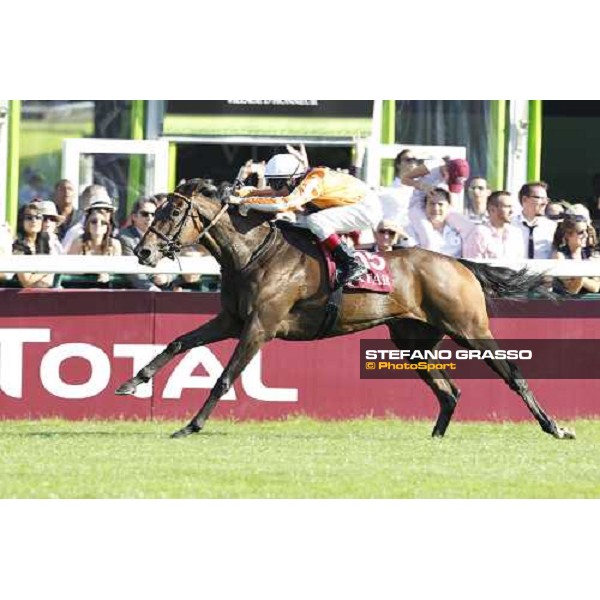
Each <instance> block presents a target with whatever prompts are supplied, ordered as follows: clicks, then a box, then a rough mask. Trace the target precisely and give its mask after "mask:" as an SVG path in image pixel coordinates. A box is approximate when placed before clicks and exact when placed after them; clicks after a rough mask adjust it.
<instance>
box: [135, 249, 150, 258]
mask: <svg viewBox="0 0 600 600" xmlns="http://www.w3.org/2000/svg"><path fill="white" fill-rule="evenodd" d="M150 254H151V252H150V250H148V249H147V248H140V249H139V250H138V251H137V255H138V257H139V258H141V259H142V260H145V259H146V258H148V257H149V256H150Z"/></svg>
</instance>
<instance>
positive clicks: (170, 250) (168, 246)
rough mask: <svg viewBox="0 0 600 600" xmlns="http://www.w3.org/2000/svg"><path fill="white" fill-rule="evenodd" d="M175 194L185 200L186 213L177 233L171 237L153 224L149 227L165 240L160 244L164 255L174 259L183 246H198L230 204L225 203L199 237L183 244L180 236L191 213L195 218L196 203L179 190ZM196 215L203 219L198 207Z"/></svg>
mask: <svg viewBox="0 0 600 600" xmlns="http://www.w3.org/2000/svg"><path fill="white" fill-rule="evenodd" d="M173 196H177V197H178V198H181V199H182V200H183V201H184V202H185V214H184V215H183V217H181V219H180V221H179V224H178V225H177V230H176V231H175V234H174V235H173V236H171V237H170V238H169V237H167V236H166V235H165V234H164V233H161V232H160V231H157V230H156V229H155V228H154V226H153V225H150V227H149V228H148V230H149V231H151V232H152V233H153V234H154V235H155V236H156V237H158V238H159V239H161V240H162V241H163V242H164V243H163V244H162V245H161V246H160V248H159V250H160V252H161V254H162V255H163V256H165V257H166V258H170V259H171V260H174V259H175V255H176V254H179V252H181V250H182V249H183V248H189V247H191V246H196V245H197V244H199V243H200V240H201V239H202V238H203V237H204V236H205V235H206V234H207V233H208V232H209V231H210V229H211V228H212V227H213V225H215V224H216V223H217V221H218V220H219V219H220V218H221V217H222V216H223V214H224V213H225V212H226V211H227V209H228V208H229V204H228V203H227V202H226V203H224V204H223V207H222V208H221V210H220V211H219V212H218V213H217V215H216V216H215V218H214V219H213V220H212V221H211V222H210V223H209V224H208V225H207V226H206V227H204V228H203V229H202V232H201V233H200V235H199V236H198V239H197V240H196V241H195V242H194V243H192V244H182V243H181V240H180V237H181V233H182V231H183V227H184V225H185V223H186V221H187V220H188V217H189V216H190V215H191V216H192V219H194V217H195V215H194V213H193V212H192V209H193V208H194V203H193V202H192V200H191V198H188V197H187V196H184V195H183V194H179V193H178V192H173ZM196 216H197V217H198V219H199V220H200V221H202V217H201V215H200V213H199V212H198V210H197V209H196ZM194 220H195V219H194Z"/></svg>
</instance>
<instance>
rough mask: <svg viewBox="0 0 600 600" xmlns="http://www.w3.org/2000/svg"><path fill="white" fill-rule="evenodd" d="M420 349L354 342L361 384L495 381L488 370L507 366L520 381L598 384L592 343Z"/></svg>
mask: <svg viewBox="0 0 600 600" xmlns="http://www.w3.org/2000/svg"><path fill="white" fill-rule="evenodd" d="M420 345H421V348H422V349H414V348H411V347H410V346H409V345H408V344H407V345H406V346H405V347H402V345H401V346H400V347H398V346H396V345H395V344H394V343H393V342H392V341H390V340H361V341H360V377H361V379H406V378H410V377H418V376H419V374H420V373H421V374H422V373H423V372H428V373H430V374H431V375H432V376H433V377H436V378H443V377H444V376H445V375H444V373H445V374H447V375H449V376H450V377H451V378H453V379H454V378H456V379H495V378H497V377H498V375H497V374H496V372H495V371H494V370H493V369H492V368H491V367H490V363H491V362H495V363H496V364H499V363H505V362H506V361H508V362H509V363H511V364H512V365H514V366H516V367H517V368H518V371H519V373H520V375H518V374H516V376H517V377H519V376H522V377H524V378H525V379H600V339H598V340H590V339H586V340H565V339H563V340H545V339H543V340H540V339H536V340H521V339H519V340H508V339H500V340H468V341H466V342H465V344H464V345H459V344H457V343H456V342H455V341H454V340H451V339H445V340H443V341H442V342H441V344H440V345H439V346H438V347H436V348H435V349H433V350H429V349H428V350H425V348H432V347H433V346H434V345H435V341H434V340H431V341H427V340H423V341H422V342H421V344H420Z"/></svg>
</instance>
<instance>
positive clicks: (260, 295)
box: [116, 179, 575, 439]
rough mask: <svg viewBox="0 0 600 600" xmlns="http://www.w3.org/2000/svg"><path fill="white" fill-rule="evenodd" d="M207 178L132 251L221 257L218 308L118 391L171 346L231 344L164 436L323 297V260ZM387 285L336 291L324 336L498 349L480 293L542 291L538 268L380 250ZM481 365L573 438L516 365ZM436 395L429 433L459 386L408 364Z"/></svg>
mask: <svg viewBox="0 0 600 600" xmlns="http://www.w3.org/2000/svg"><path fill="white" fill-rule="evenodd" d="M214 191H215V188H214V186H209V185H207V184H206V183H205V182H204V181H203V180H201V179H194V180H191V181H189V182H186V183H184V184H182V185H180V186H178V187H177V189H176V190H175V192H173V193H171V194H169V195H168V200H167V201H166V202H165V203H164V204H163V205H161V206H160V208H159V209H158V210H157V212H156V215H155V219H154V222H153V223H152V225H151V226H150V228H149V229H148V230H147V231H146V233H145V234H144V236H143V238H142V239H141V241H140V243H139V244H138V246H137V247H136V248H135V250H134V253H135V255H136V256H137V257H138V260H139V262H140V263H141V264H143V265H148V266H151V267H154V266H156V265H157V263H158V261H159V260H160V259H161V258H163V257H164V256H166V257H169V258H174V257H175V255H176V254H177V253H178V252H179V251H180V250H181V249H182V248H183V247H186V246H191V245H196V244H198V243H201V244H202V245H204V246H205V247H206V249H207V250H208V251H209V252H210V254H212V256H213V257H214V258H215V259H216V260H217V261H218V262H219V264H220V266H221V279H222V286H221V312H220V313H219V314H218V315H217V316H216V317H215V318H213V319H212V320H211V321H209V322H208V323H205V324H204V325H202V326H200V327H198V328H197V329H194V330H192V331H190V332H188V333H185V334H183V335H181V336H179V337H177V338H176V339H175V340H173V341H172V342H171V343H169V344H168V346H167V347H166V348H165V349H164V350H163V351H162V352H161V353H160V354H158V355H157V356H156V357H155V358H154V359H153V360H151V361H150V362H149V363H148V364H147V365H146V366H145V367H144V368H142V369H141V370H140V371H139V372H138V373H137V374H136V375H135V376H134V377H132V378H131V379H129V380H127V381H126V382H125V383H123V384H122V385H121V386H120V387H119V388H118V389H117V390H116V393H117V394H133V393H135V390H136V388H137V386H138V385H140V384H141V383H145V382H147V381H149V380H150V379H151V378H152V377H153V376H154V375H155V374H156V373H157V371H158V370H159V369H161V368H162V367H164V366H165V365H166V364H167V363H168V362H169V361H170V360H171V359H173V358H174V357H175V356H177V355H178V354H181V353H183V352H186V351H187V350H190V349H191V348H195V347H197V346H201V345H204V344H210V343H212V342H218V341H221V340H225V339H230V338H234V339H238V340H239V341H238V344H237V346H236V348H235V350H234V352H233V354H232V356H231V358H230V360H229V362H228V363H227V365H226V367H225V369H224V370H223V372H222V374H221V376H220V377H219V379H218V380H217V382H216V384H215V386H214V387H213V388H212V390H211V392H210V394H209V396H208V399H207V400H206V401H205V402H204V404H203V405H202V407H201V408H200V410H199V411H198V412H197V414H196V415H195V416H194V417H193V419H192V420H191V421H190V422H189V423H188V424H187V425H186V426H185V427H183V428H182V429H180V430H179V431H176V432H175V433H174V434H173V435H172V436H171V437H184V436H188V435H190V434H192V433H196V432H198V431H200V430H201V429H202V428H203V427H204V425H205V423H206V421H207V419H208V418H209V416H210V414H211V412H212V411H213V409H214V408H215V406H216V404H217V402H218V401H219V398H220V397H221V396H222V395H223V394H225V393H226V392H227V391H228V390H229V388H230V387H231V385H232V384H233V382H234V381H235V380H236V378H237V377H238V376H239V375H240V374H241V373H242V371H243V370H244V368H245V367H246V366H247V365H248V363H249V362H250V360H251V359H252V358H253V357H254V355H255V354H256V353H257V352H258V351H259V350H260V349H261V347H262V346H263V345H264V344H266V343H267V342H269V341H270V340H273V339H275V338H280V339H284V340H291V341H304V340H312V339H315V337H316V336H317V335H318V333H319V331H320V325H321V323H322V322H323V318H324V315H325V311H326V305H327V302H328V299H329V297H330V294H331V289H330V283H329V279H328V275H327V271H326V265H325V260H324V258H323V255H322V252H321V250H320V248H319V247H318V245H317V244H316V241H315V239H314V238H312V236H310V235H309V234H308V233H307V232H306V231H302V230H300V229H297V230H294V229H290V228H282V227H278V226H276V225H274V222H273V220H272V215H269V214H266V213H260V212H257V211H249V213H248V214H247V215H243V214H240V211H239V207H238V206H233V205H230V204H228V202H227V200H224V201H221V200H219V198H217V197H216V194H215V193H214ZM382 256H383V257H384V259H385V261H386V262H387V263H388V265H389V267H390V271H391V273H392V276H393V281H394V289H393V291H392V292H391V293H389V294H375V293H368V292H359V291H353V292H352V293H344V294H343V296H342V301H341V306H340V312H339V315H338V319H337V321H336V323H335V325H334V326H333V328H332V329H330V331H329V332H328V333H327V334H326V337H334V336H339V335H346V334H349V333H353V332H357V331H361V330H365V329H369V328H371V327H375V326H377V325H382V324H385V325H387V327H388V329H389V334H390V337H391V340H392V341H393V343H394V344H395V345H396V346H397V347H398V348H399V349H405V350H417V349H418V350H433V349H435V348H436V347H437V346H438V344H439V343H440V342H441V341H442V339H443V337H444V336H445V335H447V336H449V337H451V338H452V339H454V340H455V341H456V342H457V343H458V344H460V345H461V346H463V347H465V348H469V349H477V350H494V349H496V348H498V346H497V344H496V341H495V340H494V337H493V335H492V333H491V331H490V329H489V321H488V315H487V309H486V297H491V296H492V295H498V296H507V295H511V294H515V293H526V292H529V291H535V290H542V289H543V288H542V279H543V278H542V276H541V275H537V274H531V273H529V272H527V271H526V270H522V271H519V272H515V271H513V270H511V269H504V268H500V267H491V266H488V265H484V264H479V263H473V262H469V261H465V260H462V259H455V258H452V257H449V256H445V255H442V254H438V253H435V252H430V251H428V250H424V249H421V248H407V249H401V250H397V251H392V252H385V253H383V254H382ZM486 362H487V364H488V365H489V366H490V367H491V368H492V369H493V370H494V371H495V372H496V374H497V375H498V376H500V377H501V378H502V379H503V380H504V381H505V382H506V383H507V384H508V386H509V387H510V389H512V390H513V391H515V392H516V393H517V394H518V395H519V396H520V397H521V398H522V400H523V402H525V404H526V405H527V408H528V409H529V410H530V412H531V413H532V415H533V416H534V417H535V419H536V420H537V422H538V423H539V425H540V427H541V428H542V430H543V431H544V432H546V433H548V434H550V435H552V436H554V437H555V438H559V439H567V438H568V439H572V438H574V437H575V435H574V433H573V432H571V431H569V430H568V429H566V428H563V427H559V426H558V425H557V423H556V422H555V421H554V420H553V419H552V418H551V417H550V416H549V415H547V414H546V413H545V412H544V410H543V409H542V408H541V406H540V405H539V404H538V402H537V400H536V399H535V397H534V395H533V393H532V391H531V390H530V389H529V386H528V384H527V381H526V380H525V379H524V378H523V376H522V375H521V373H520V371H519V369H518V368H517V366H516V365H514V364H513V363H511V362H510V361H508V360H501V359H486ZM417 373H418V375H419V376H420V377H421V379H422V380H423V381H424V382H425V383H426V384H427V385H428V386H429V387H430V388H431V390H432V391H433V393H434V394H435V396H436V397H437V400H438V402H439V414H438V417H437V420H436V422H435V425H434V427H433V431H432V435H433V436H435V437H442V436H443V435H444V434H445V432H446V429H447V427H448V425H449V423H450V420H451V418H452V414H453V413H454V409H455V408H456V404H457V402H458V399H459V396H460V390H459V389H458V388H457V387H456V385H455V384H454V382H453V381H452V380H451V379H450V377H449V376H448V374H447V373H446V372H445V371H444V372H441V375H440V372H439V371H438V372H437V373H438V374H437V375H436V376H434V375H433V374H432V373H431V372H429V371H425V370H418V371H417Z"/></svg>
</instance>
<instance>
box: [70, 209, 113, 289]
mask: <svg viewBox="0 0 600 600" xmlns="http://www.w3.org/2000/svg"><path fill="white" fill-rule="evenodd" d="M113 211H114V207H113V205H112V203H108V202H93V203H92V204H90V205H89V206H88V207H87V209H86V210H85V215H86V216H85V220H84V222H83V232H82V234H81V236H80V237H78V238H77V239H76V240H74V241H73V243H72V244H71V248H70V249H69V254H83V255H94V256H120V255H121V242H119V240H117V239H115V237H113V229H114V223H113V218H112V215H113ZM110 280H111V276H110V274H109V273H100V274H98V277H97V282H96V284H97V285H95V286H94V287H109V286H110Z"/></svg>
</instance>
